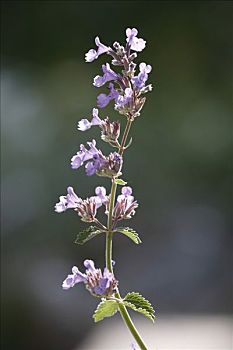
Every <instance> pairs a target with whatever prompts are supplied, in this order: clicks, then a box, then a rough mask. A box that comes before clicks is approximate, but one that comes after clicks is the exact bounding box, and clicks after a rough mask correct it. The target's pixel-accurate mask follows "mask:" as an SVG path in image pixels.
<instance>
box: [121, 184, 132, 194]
mask: <svg viewBox="0 0 233 350" xmlns="http://www.w3.org/2000/svg"><path fill="white" fill-rule="evenodd" d="M132 192H133V191H132V188H131V187H129V186H124V187H122V189H121V193H122V194H123V195H124V196H130V195H131V194H132Z"/></svg>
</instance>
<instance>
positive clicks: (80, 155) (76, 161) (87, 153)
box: [71, 140, 102, 169]
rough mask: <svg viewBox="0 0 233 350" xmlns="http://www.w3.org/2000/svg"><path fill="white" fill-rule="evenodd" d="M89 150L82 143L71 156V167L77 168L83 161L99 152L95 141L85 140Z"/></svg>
mask: <svg viewBox="0 0 233 350" xmlns="http://www.w3.org/2000/svg"><path fill="white" fill-rule="evenodd" d="M87 144H88V146H89V150H87V149H86V148H85V147H84V145H80V150H79V151H78V152H77V153H76V155H74V156H73V157H72V158H71V167H72V169H78V168H79V167H80V166H82V165H83V163H84V162H85V161H87V160H89V159H92V158H93V156H94V155H98V154H101V155H102V153H101V151H99V150H98V149H97V148H96V147H95V146H96V141H95V140H92V142H87Z"/></svg>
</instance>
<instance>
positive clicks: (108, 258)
mask: <svg viewBox="0 0 233 350" xmlns="http://www.w3.org/2000/svg"><path fill="white" fill-rule="evenodd" d="M132 121H133V120H132V119H131V118H128V121H127V124H126V127H125V131H124V134H123V137H122V142H121V145H120V147H119V150H118V152H119V154H120V155H121V156H122V155H123V153H124V147H125V144H126V140H127V137H128V134H129V130H130V127H131V124H132ZM114 180H115V179H114V178H113V180H112V188H111V194H110V203H109V211H108V226H107V227H108V232H107V233H106V249H105V258H106V267H107V268H108V270H109V271H110V272H113V268H112V236H113V232H112V216H113V208H114V204H115V197H116V190H117V184H116V183H115V181H114ZM115 295H116V297H117V298H118V299H121V296H120V292H119V291H118V290H117V292H116V293H115ZM119 310H120V314H121V317H122V318H123V320H124V322H125V324H126V326H127V327H128V329H129V331H130V332H131V334H132V336H133V337H134V339H135V340H136V342H137V343H138V345H139V346H140V349H141V350H148V349H147V347H146V345H145V343H144V341H143V340H142V338H141V336H140V334H139V333H138V331H137V329H136V327H135V326H134V323H133V321H132V320H131V317H130V315H129V313H128V311H127V309H126V307H125V305H123V304H121V303H119Z"/></svg>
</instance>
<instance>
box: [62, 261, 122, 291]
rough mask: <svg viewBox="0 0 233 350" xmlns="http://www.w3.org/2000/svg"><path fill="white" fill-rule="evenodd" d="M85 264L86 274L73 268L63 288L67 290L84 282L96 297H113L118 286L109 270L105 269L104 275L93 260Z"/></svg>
mask: <svg viewBox="0 0 233 350" xmlns="http://www.w3.org/2000/svg"><path fill="white" fill-rule="evenodd" d="M83 264H84V266H85V267H86V273H82V272H80V271H79V269H78V268H77V266H73V267H72V274H70V275H68V276H67V278H66V279H65V280H64V281H63V283H62V288H63V289H65V290H67V289H69V288H71V287H74V286H75V284H77V283H80V282H83V283H84V284H85V285H86V288H87V289H88V290H89V291H90V292H91V293H92V294H94V295H95V296H101V297H106V296H111V295H113V294H114V292H115V290H116V287H117V284H118V282H117V280H116V279H115V277H114V275H113V274H112V273H111V272H109V271H108V269H107V268H105V269H104V271H103V273H102V271H101V270H100V269H96V268H95V265H94V262H93V261H92V260H85V261H84V263H83Z"/></svg>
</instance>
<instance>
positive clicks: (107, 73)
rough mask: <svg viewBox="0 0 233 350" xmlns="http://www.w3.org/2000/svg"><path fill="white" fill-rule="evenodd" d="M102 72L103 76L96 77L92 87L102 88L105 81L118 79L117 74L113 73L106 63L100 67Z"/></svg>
mask: <svg viewBox="0 0 233 350" xmlns="http://www.w3.org/2000/svg"><path fill="white" fill-rule="evenodd" d="M102 71H103V73H104V75H103V76H102V77H101V76H100V75H97V76H96V77H95V78H94V83H93V85H94V86H96V87H100V86H103V85H104V84H105V83H106V82H107V81H111V80H117V79H118V74H117V73H115V72H114V71H113V70H112V69H111V68H110V65H109V63H106V65H105V64H103V65H102Z"/></svg>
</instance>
